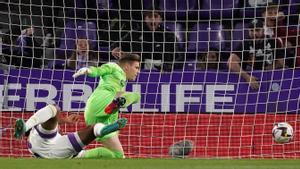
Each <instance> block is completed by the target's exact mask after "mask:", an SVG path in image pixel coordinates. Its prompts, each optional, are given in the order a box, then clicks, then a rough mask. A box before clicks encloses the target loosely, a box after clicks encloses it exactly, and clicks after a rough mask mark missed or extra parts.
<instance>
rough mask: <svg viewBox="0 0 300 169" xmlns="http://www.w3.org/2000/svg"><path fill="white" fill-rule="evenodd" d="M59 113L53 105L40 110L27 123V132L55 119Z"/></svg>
mask: <svg viewBox="0 0 300 169" xmlns="http://www.w3.org/2000/svg"><path fill="white" fill-rule="evenodd" d="M56 113H57V109H56V108H55V106H53V105H48V106H46V107H44V108H42V109H40V110H38V111H37V112H36V113H34V114H33V115H32V116H31V117H30V118H29V119H28V120H27V121H26V123H25V125H26V131H28V130H30V129H31V128H32V127H34V126H36V125H38V124H42V123H44V122H46V121H47V120H49V119H51V118H52V117H55V116H56Z"/></svg>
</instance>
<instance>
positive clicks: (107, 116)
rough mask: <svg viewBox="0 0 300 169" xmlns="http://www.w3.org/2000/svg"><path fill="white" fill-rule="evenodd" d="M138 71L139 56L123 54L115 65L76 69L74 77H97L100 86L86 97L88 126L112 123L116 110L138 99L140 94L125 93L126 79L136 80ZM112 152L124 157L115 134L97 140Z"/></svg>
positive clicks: (108, 64)
mask: <svg viewBox="0 0 300 169" xmlns="http://www.w3.org/2000/svg"><path fill="white" fill-rule="evenodd" d="M139 71H140V57H139V56H138V55H136V54H128V53H126V54H124V55H123V56H122V57H121V58H120V59H119V60H118V63H112V62H110V63H106V64H104V65H102V66H101V67H89V68H81V69H79V70H78V71H77V72H76V73H75V74H74V75H73V77H74V78H76V77H78V76H80V75H88V76H90V77H100V83H99V85H98V87H97V88H96V89H95V91H94V92H93V93H92V95H91V96H90V97H89V99H88V101H87V104H86V108H85V112H84V118H85V122H86V124H87V125H93V124H96V123H99V122H100V123H104V124H112V123H114V122H115V121H116V120H117V119H118V111H119V109H120V108H125V107H127V106H129V105H131V104H134V103H136V102H138V101H139V100H140V97H141V96H140V94H139V93H136V92H125V86H126V81H127V80H135V79H136V77H137V75H138V73H139ZM96 140H97V141H101V142H102V143H103V146H104V147H106V148H108V149H109V150H111V153H113V154H114V155H115V156H116V157H118V158H125V156H124V151H123V147H122V145H121V142H120V140H119V137H118V133H117V132H113V133H111V134H108V135H105V136H100V137H98V138H97V139H96Z"/></svg>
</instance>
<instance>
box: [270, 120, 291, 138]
mask: <svg viewBox="0 0 300 169" xmlns="http://www.w3.org/2000/svg"><path fill="white" fill-rule="evenodd" d="M293 134H294V131H293V127H292V126H291V125H290V124H289V123H285V122H281V123H277V124H275V125H274V127H273V130H272V135H273V140H274V141H275V142H276V143H288V142H290V141H291V140H292V138H293V136H294V135H293Z"/></svg>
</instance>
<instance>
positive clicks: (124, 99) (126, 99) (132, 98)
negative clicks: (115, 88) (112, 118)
mask: <svg viewBox="0 0 300 169" xmlns="http://www.w3.org/2000/svg"><path fill="white" fill-rule="evenodd" d="M140 99H141V95H140V94H139V93H137V92H120V93H118V94H117V98H116V99H114V100H113V101H112V102H111V103H110V104H109V105H108V106H107V107H106V108H105V113H106V114H112V113H115V112H116V111H118V110H119V109H120V108H126V107H128V106H130V105H131V104H134V103H137V102H138V101H139V100H140Z"/></svg>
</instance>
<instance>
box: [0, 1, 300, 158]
mask: <svg viewBox="0 0 300 169" xmlns="http://www.w3.org/2000/svg"><path fill="white" fill-rule="evenodd" d="M299 6H300V1H299V0H273V1H271V0H269V1H258V0H257V1H252V0H248V1H238V0H229V1H227V0H226V1H225V0H200V1H197V0H172V1H170V0H143V1H142V0H130V1H129V0H128V1H123V0H122V1H121V0H88V1H85V0H64V1H59V0H53V1H46V0H45V1H39V0H30V1H27V0H1V1H0V28H1V36H0V44H1V48H0V54H1V55H0V68H1V69H0V96H1V97H0V135H1V137H0V145H1V146H0V156H9V157H29V156H31V154H30V153H29V151H28V150H27V142H26V139H23V140H21V141H20V140H16V139H14V138H13V136H12V134H13V126H14V122H15V120H16V119H17V118H24V119H28V118H29V117H30V116H31V115H32V113H33V112H35V111H36V110H38V109H39V108H42V107H43V106H45V105H47V104H53V103H57V104H58V105H59V106H60V107H61V108H62V110H63V114H64V115H67V114H69V113H78V114H80V115H82V118H81V120H80V122H79V123H77V124H74V125H62V126H60V129H61V132H62V133H68V132H74V131H77V130H80V129H82V128H84V127H85V126H86V125H85V123H84V119H83V111H84V107H85V103H86V101H87V99H88V97H89V96H90V95H91V93H92V91H93V90H94V89H95V88H96V87H97V85H98V82H99V79H93V78H87V77H80V78H78V79H73V78H72V74H73V73H74V72H75V70H77V69H79V68H81V67H85V66H100V65H101V64H104V63H107V62H110V61H116V57H117V55H118V54H119V53H118V51H119V50H122V51H123V52H131V53H136V54H139V55H140V56H141V58H142V65H141V66H142V71H141V73H140V74H139V76H138V78H137V80H136V81H135V82H128V85H127V90H128V91H136V92H140V93H141V96H142V97H141V101H140V102H139V103H137V104H135V105H133V106H131V107H129V108H128V109H124V110H122V113H121V114H120V116H121V117H126V118H128V119H129V122H128V125H127V127H126V128H125V129H123V130H122V131H121V133H120V140H121V142H122V145H123V147H124V151H125V154H126V156H127V157H142V158H166V157H170V156H169V154H168V151H169V147H170V146H171V145H172V144H174V143H176V142H178V141H182V140H191V141H192V142H193V145H194V147H193V150H192V152H191V153H190V154H189V156H188V157H190V158H299V157H300V151H299V150H300V147H299V146H300V138H299V134H300V133H299V125H300V123H299V121H300V120H299V116H298V113H299V105H300V102H299V95H300V78H299V77H300V76H299V75H300V71H299V66H300V59H299V54H300V51H299V49H300V48H299V42H300V38H299V31H300V30H299V10H300V8H299ZM252 27H254V28H255V29H257V30H256V31H257V32H259V29H260V28H262V30H263V34H264V35H263V36H264V38H263V39H265V40H264V41H263V42H264V43H263V45H262V47H261V46H260V45H258V44H257V43H258V42H256V41H255V42H253V41H252V43H251V31H252ZM252 32H253V31H252ZM255 36H257V37H256V39H259V35H255ZM266 39H267V40H266ZM245 44H246V45H245ZM268 45H269V47H268ZM270 51H271V53H268V52H270ZM233 54H235V55H237V56H239V57H237V58H236V57H235V58H234V57H233V56H232V55H233ZM253 56H255V57H254V58H256V60H253ZM259 56H261V57H263V59H261V60H259V59H258V58H259ZM233 58H234V59H239V61H241V65H240V67H241V69H243V70H245V71H246V72H247V74H248V75H250V76H252V77H256V78H257V84H258V86H259V87H258V88H256V89H254V88H255V85H254V86H253V85H251V84H249V82H247V80H246V79H245V77H244V75H243V72H242V70H241V69H238V70H236V69H235V68H236V67H234V66H236V65H232V64H231V62H233ZM251 59H252V60H251ZM230 61H231V62H230ZM235 61H236V60H235ZM252 61H254V62H257V63H256V64H255V66H253V65H251V64H250V62H252ZM237 62H238V61H237ZM237 65H239V64H237ZM249 65H250V66H249ZM278 122H288V123H289V124H291V125H292V126H293V129H294V138H293V140H292V141H291V142H289V143H287V144H278V143H275V142H274V141H273V140H272V128H273V125H274V124H275V123H278ZM100 145H101V144H100V143H97V142H93V143H92V144H90V145H89V146H88V147H87V148H93V147H97V146H100Z"/></svg>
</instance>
